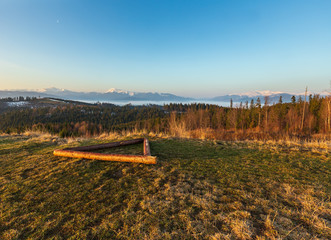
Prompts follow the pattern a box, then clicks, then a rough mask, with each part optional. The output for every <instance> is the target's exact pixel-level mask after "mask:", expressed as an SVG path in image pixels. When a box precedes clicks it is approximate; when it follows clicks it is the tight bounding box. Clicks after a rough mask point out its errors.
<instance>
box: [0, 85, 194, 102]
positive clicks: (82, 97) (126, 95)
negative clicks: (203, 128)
mask: <svg viewBox="0 0 331 240" xmlns="http://www.w3.org/2000/svg"><path fill="white" fill-rule="evenodd" d="M19 96H23V97H26V96H29V97H52V98H61V99H70V100H77V101H100V102H102V101H178V102H185V101H190V100H193V98H186V97H180V96H176V95H174V94H170V93H152V92H147V93H141V92H129V91H123V90H120V89H115V88H111V89H109V90H108V91H106V92H104V93H101V92H74V91H70V90H66V89H59V88H46V89H41V90H35V91H29V90H0V98H6V97H19Z"/></svg>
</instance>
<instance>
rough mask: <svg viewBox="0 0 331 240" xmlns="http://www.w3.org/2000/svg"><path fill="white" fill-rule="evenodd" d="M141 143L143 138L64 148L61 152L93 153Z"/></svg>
mask: <svg viewBox="0 0 331 240" xmlns="http://www.w3.org/2000/svg"><path fill="white" fill-rule="evenodd" d="M142 142H144V138H138V139H133V140H127V141H121V142H112V143H105V144H97V145H90V146H83V147H74V148H65V149H63V150H73V151H94V150H101V149H106V148H112V147H120V146H126V145H131V144H136V143H142Z"/></svg>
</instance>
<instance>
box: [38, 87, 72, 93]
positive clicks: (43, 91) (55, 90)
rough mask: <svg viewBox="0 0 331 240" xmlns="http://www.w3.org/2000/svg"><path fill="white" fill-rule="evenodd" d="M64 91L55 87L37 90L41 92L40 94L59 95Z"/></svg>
mask: <svg viewBox="0 0 331 240" xmlns="http://www.w3.org/2000/svg"><path fill="white" fill-rule="evenodd" d="M64 91H66V90H65V89H63V88H56V87H50V88H42V89H38V90H37V92H41V93H60V92H64Z"/></svg>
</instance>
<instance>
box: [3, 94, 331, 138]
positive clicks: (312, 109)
mask: <svg viewBox="0 0 331 240" xmlns="http://www.w3.org/2000/svg"><path fill="white" fill-rule="evenodd" d="M50 100H52V99H36V98H28V97H27V98H24V97H20V98H17V99H11V98H10V99H8V98H7V99H1V100H0V131H1V132H2V133H18V134H20V133H22V132H25V131H41V132H47V133H51V134H59V136H61V137H77V136H94V135H99V134H102V133H107V132H114V131H146V132H155V133H166V134H170V135H173V136H178V137H193V138H208V139H223V140H243V139H284V138H302V139H310V138H315V139H330V130H331V124H330V118H331V114H330V107H331V106H330V105H331V97H330V96H326V97H321V96H319V95H310V96H309V97H307V99H302V98H301V97H300V98H298V99H296V97H295V96H293V97H292V102H290V103H283V102H282V98H281V97H280V99H279V101H278V103H273V104H271V103H269V99H268V97H265V98H264V99H257V100H256V101H254V100H251V101H250V102H244V103H240V104H237V105H235V106H233V104H231V106H230V107H220V106H217V105H208V104H168V105H163V106H157V105H146V106H132V105H125V106H117V105H113V104H105V103H97V104H85V103H80V102H74V101H64V100H57V101H54V99H53V101H50ZM15 101H21V102H22V101H26V102H27V104H25V105H23V106H16V107H8V106H7V105H8V102H15Z"/></svg>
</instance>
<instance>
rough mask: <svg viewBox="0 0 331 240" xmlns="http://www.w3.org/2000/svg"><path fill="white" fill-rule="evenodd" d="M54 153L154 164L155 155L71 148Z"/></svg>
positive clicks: (60, 155) (62, 155) (75, 156)
mask: <svg viewBox="0 0 331 240" xmlns="http://www.w3.org/2000/svg"><path fill="white" fill-rule="evenodd" d="M54 155H55V156H59V157H71V158H85V159H92V160H103V161H116V162H135V163H144V164H156V157H153V156H145V155H142V156H139V155H123V154H103V153H93V152H81V151H73V150H55V151H54Z"/></svg>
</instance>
